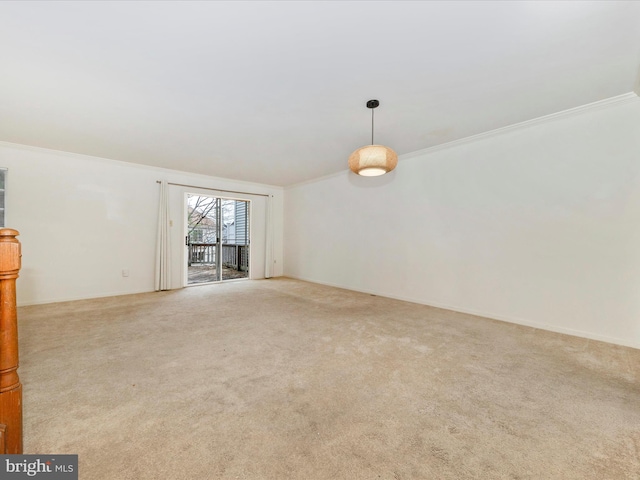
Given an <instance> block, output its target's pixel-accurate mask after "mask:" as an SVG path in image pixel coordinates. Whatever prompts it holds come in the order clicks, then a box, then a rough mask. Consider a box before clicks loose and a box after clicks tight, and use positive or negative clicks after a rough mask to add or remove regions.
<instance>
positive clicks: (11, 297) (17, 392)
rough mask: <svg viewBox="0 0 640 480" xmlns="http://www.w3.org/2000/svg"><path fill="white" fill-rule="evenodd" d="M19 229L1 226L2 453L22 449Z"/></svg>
mask: <svg viewBox="0 0 640 480" xmlns="http://www.w3.org/2000/svg"><path fill="white" fill-rule="evenodd" d="M18 235H19V234H18V231H17V230H12V229H10V228H2V229H0V454H3V453H6V454H21V453H22V385H21V384H20V378H18V313H17V312H18V309H17V307H16V278H18V272H19V271H20V258H21V253H20V242H19V241H18V239H17V238H16V237H17V236H18Z"/></svg>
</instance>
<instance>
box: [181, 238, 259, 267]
mask: <svg viewBox="0 0 640 480" xmlns="http://www.w3.org/2000/svg"><path fill="white" fill-rule="evenodd" d="M216 245H217V244H215V243H190V244H189V245H188V247H189V266H191V265H215V263H216ZM220 256H221V263H222V266H223V267H228V268H233V269H235V270H240V271H243V272H246V271H248V270H249V245H236V244H229V243H226V244H222V245H221V251H220Z"/></svg>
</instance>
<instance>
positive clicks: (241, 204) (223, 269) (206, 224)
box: [185, 194, 250, 285]
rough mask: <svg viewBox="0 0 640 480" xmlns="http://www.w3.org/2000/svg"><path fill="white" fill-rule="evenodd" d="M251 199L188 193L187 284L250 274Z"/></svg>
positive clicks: (229, 278) (235, 277)
mask: <svg viewBox="0 0 640 480" xmlns="http://www.w3.org/2000/svg"><path fill="white" fill-rule="evenodd" d="M249 210H250V209H249V202H248V201H245V200H234V199H230V198H221V197H212V196H207V195H196V194H187V212H186V219H187V235H186V236H185V247H186V250H187V252H186V263H187V284H188V285H196V284H201V283H211V282H220V281H224V280H235V279H240V278H249V244H250V236H249V234H250V232H249Z"/></svg>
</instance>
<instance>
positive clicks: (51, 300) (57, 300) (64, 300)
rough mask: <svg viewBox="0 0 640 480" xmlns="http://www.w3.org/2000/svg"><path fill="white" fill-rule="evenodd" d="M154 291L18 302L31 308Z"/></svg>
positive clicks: (145, 291)
mask: <svg viewBox="0 0 640 480" xmlns="http://www.w3.org/2000/svg"><path fill="white" fill-rule="evenodd" d="M153 291H154V290H139V291H133V292H132V291H125V292H109V293H102V294H100V295H83V296H79V297H62V298H46V299H43V300H36V301H26V302H18V308H19V307H29V306H31V305H47V304H49V303H62V302H75V301H78V300H92V299H95V298H107V297H120V296H122V295H138V294H140V293H151V292H153Z"/></svg>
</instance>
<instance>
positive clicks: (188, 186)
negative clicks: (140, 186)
mask: <svg viewBox="0 0 640 480" xmlns="http://www.w3.org/2000/svg"><path fill="white" fill-rule="evenodd" d="M156 183H162V182H161V181H160V180H156ZM167 185H173V186H174V187H187V188H199V189H200V190H211V191H213V192H224V193H239V194H241V195H257V196H259V197H272V196H273V195H271V194H268V193H251V192H238V191H237V190H222V189H220V188H211V187H199V186H197V185H185V184H184V183H171V182H167Z"/></svg>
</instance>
